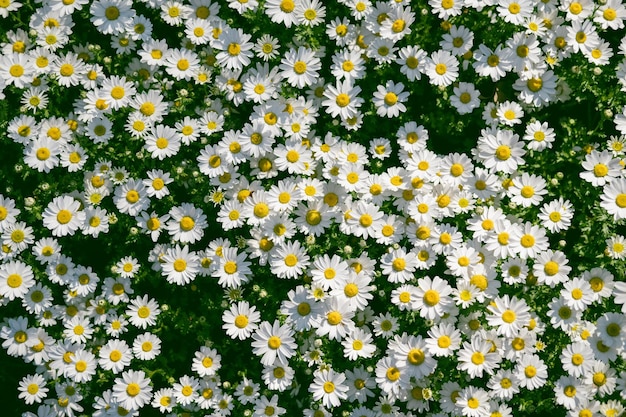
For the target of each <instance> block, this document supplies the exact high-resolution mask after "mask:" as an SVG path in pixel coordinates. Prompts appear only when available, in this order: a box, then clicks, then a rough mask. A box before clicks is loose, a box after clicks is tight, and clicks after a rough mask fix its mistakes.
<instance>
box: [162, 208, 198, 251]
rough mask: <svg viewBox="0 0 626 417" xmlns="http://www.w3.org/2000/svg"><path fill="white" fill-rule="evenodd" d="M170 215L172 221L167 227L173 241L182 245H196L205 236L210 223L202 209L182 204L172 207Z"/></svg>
mask: <svg viewBox="0 0 626 417" xmlns="http://www.w3.org/2000/svg"><path fill="white" fill-rule="evenodd" d="M169 214H170V219H169V221H168V222H167V225H166V226H167V230H168V232H169V234H170V236H171V237H172V239H174V240H176V241H179V242H181V243H194V242H197V241H198V240H200V239H201V238H202V236H204V229H205V228H206V227H207V226H208V223H207V217H206V215H205V214H204V212H203V211H202V209H199V208H196V207H195V206H194V205H193V204H190V203H182V204H181V205H180V206H176V207H172V209H171V210H170V212H169Z"/></svg>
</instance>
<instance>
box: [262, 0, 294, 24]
mask: <svg viewBox="0 0 626 417" xmlns="http://www.w3.org/2000/svg"><path fill="white" fill-rule="evenodd" d="M295 8H296V2H295V1H293V0H268V1H267V2H266V3H265V9H264V11H265V14H267V15H268V16H269V17H270V19H271V20H272V22H274V23H279V24H280V23H282V24H283V25H285V27H287V28H290V27H291V26H292V25H293V24H295V23H296V22H297V17H296V14H295V13H294V11H295Z"/></svg>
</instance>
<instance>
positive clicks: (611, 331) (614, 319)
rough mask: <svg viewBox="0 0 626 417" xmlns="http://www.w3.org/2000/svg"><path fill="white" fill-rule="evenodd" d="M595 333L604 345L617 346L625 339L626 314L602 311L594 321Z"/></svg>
mask: <svg viewBox="0 0 626 417" xmlns="http://www.w3.org/2000/svg"><path fill="white" fill-rule="evenodd" d="M596 335H597V336H599V337H600V340H601V341H602V343H603V344H604V345H606V346H609V347H616V348H619V346H621V345H622V344H623V342H624V340H626V316H624V315H623V314H619V313H604V314H603V315H602V316H601V317H600V318H599V319H598V321H597V322H596Z"/></svg>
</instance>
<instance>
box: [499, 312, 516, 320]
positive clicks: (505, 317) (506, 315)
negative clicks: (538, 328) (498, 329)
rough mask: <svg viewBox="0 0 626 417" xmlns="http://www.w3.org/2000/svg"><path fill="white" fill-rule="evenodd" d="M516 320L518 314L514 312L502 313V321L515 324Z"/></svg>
mask: <svg viewBox="0 0 626 417" xmlns="http://www.w3.org/2000/svg"><path fill="white" fill-rule="evenodd" d="M515 318H516V314H515V312H514V311H513V310H506V311H504V312H503V313H502V321H503V322H505V323H513V322H514V321H515Z"/></svg>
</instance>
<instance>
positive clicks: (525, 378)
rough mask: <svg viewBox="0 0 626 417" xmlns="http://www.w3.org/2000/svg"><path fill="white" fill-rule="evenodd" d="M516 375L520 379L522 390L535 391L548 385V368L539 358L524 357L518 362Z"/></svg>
mask: <svg viewBox="0 0 626 417" xmlns="http://www.w3.org/2000/svg"><path fill="white" fill-rule="evenodd" d="M514 375H515V376H516V377H517V378H518V380H519V386H520V387H521V388H527V389H528V390H534V389H537V388H540V387H542V386H543V385H544V384H545V383H546V379H547V377H548V367H547V366H546V364H545V363H544V362H543V360H541V358H540V357H539V356H537V355H535V354H529V355H524V356H522V357H521V358H520V359H519V360H518V361H517V364H516V365H515V370H514Z"/></svg>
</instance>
